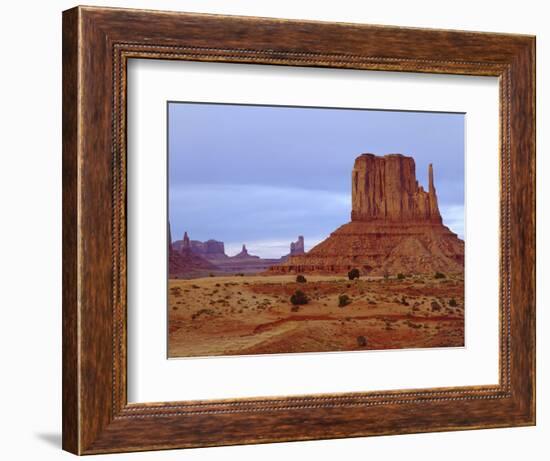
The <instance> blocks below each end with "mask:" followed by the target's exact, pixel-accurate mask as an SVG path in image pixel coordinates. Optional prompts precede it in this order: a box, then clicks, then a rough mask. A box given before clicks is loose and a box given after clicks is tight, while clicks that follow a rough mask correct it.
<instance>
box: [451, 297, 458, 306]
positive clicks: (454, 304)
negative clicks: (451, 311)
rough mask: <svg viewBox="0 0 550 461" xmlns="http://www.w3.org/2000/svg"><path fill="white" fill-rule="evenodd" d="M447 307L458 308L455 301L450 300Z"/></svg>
mask: <svg viewBox="0 0 550 461" xmlns="http://www.w3.org/2000/svg"><path fill="white" fill-rule="evenodd" d="M449 306H451V307H456V306H458V303H457V302H456V299H454V298H451V300H450V301H449Z"/></svg>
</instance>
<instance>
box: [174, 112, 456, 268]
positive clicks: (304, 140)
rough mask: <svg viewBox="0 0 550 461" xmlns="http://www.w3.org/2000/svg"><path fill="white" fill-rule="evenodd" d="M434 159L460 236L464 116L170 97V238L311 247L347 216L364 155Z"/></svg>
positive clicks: (424, 167) (423, 172)
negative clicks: (299, 242)
mask: <svg viewBox="0 0 550 461" xmlns="http://www.w3.org/2000/svg"><path fill="white" fill-rule="evenodd" d="M363 152H371V153H375V154H379V155H382V154H388V153H402V154H405V155H409V156H412V157H414V159H415V162H416V176H417V179H418V180H419V181H420V183H421V184H423V185H424V188H425V189H427V182H428V181H427V173H428V164H429V163H433V165H434V177H435V178H434V179H435V186H436V189H437V193H438V198H439V205H440V210H441V213H442V215H443V221H444V223H445V224H446V225H447V226H449V227H450V228H451V230H453V231H454V232H456V233H457V234H458V235H459V236H460V237H461V238H464V237H463V234H464V115H463V114H449V113H433V112H402V111H377V110H353V109H327V108H301V107H284V106H246V105H225V104H202V103H173V102H171V103H169V105H168V155H169V173H168V174H169V185H168V193H169V218H170V222H171V228H172V238H173V239H174V240H176V239H180V238H181V237H182V235H183V232H184V231H187V232H188V233H189V236H190V237H191V239H194V240H208V239H211V238H212V239H216V240H221V241H223V242H225V247H226V253H227V254H229V255H233V254H235V253H237V252H238V251H240V247H241V246H242V244H243V243H246V246H247V248H248V250H249V252H250V253H252V254H256V255H259V256H262V257H265V258H269V257H280V256H282V255H284V254H287V253H288V251H289V244H290V242H291V241H294V240H296V238H297V236H298V235H303V236H304V238H305V243H306V249H309V248H311V247H312V246H314V245H315V244H317V243H318V242H320V241H321V240H323V239H324V238H326V237H327V236H328V235H329V234H330V232H332V231H333V230H335V229H336V228H337V227H338V226H340V225H342V224H345V223H346V222H348V221H349V219H350V218H349V215H350V211H351V170H352V168H353V162H354V160H355V158H356V157H357V156H358V155H359V154H361V153H363Z"/></svg>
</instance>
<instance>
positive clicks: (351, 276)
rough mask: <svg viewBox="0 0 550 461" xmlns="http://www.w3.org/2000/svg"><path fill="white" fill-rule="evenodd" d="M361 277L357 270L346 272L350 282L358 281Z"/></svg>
mask: <svg viewBox="0 0 550 461" xmlns="http://www.w3.org/2000/svg"><path fill="white" fill-rule="evenodd" d="M360 276H361V272H359V269H357V268H353V269H352V270H350V271H349V272H348V278H349V279H350V280H354V279H358V278H359V277H360Z"/></svg>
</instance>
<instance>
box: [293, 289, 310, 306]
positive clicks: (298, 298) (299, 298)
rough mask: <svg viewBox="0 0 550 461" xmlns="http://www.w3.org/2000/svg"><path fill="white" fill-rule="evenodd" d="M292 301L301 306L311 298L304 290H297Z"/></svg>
mask: <svg viewBox="0 0 550 461" xmlns="http://www.w3.org/2000/svg"><path fill="white" fill-rule="evenodd" d="M290 302H291V303H292V304H294V305H295V306H299V305H301V304H307V303H308V302H309V298H308V297H307V295H306V294H305V293H304V292H303V291H302V290H296V291H295V292H294V294H293V295H292V296H291V297H290Z"/></svg>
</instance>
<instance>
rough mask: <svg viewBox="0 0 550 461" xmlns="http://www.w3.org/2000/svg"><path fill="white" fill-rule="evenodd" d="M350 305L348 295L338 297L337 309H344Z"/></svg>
mask: <svg viewBox="0 0 550 461" xmlns="http://www.w3.org/2000/svg"><path fill="white" fill-rule="evenodd" d="M348 304H351V298H350V297H349V296H348V295H340V296H338V307H344V306H347V305H348Z"/></svg>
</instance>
